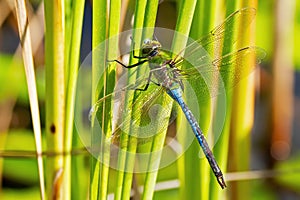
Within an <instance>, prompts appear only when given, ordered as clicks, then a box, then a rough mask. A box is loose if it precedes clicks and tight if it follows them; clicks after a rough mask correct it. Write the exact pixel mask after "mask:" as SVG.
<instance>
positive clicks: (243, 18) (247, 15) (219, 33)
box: [174, 8, 256, 63]
mask: <svg viewBox="0 0 300 200" xmlns="http://www.w3.org/2000/svg"><path fill="white" fill-rule="evenodd" d="M255 14H256V10H255V8H243V9H240V10H238V11H236V12H234V13H233V14H231V15H230V16H228V17H227V18H226V19H225V20H224V22H223V23H221V24H220V25H218V26H217V27H215V28H214V29H213V30H212V31H210V33H209V34H208V35H206V36H204V37H202V38H200V39H198V40H194V41H191V40H190V41H188V45H187V46H186V47H185V48H184V49H182V51H180V53H179V54H177V56H176V57H175V59H174V62H175V63H180V62H182V61H183V57H184V59H185V60H193V59H195V58H198V59H199V60H200V62H201V63H207V62H208V61H209V60H210V59H211V58H215V57H218V56H220V55H222V52H224V53H228V52H230V50H231V48H232V47H233V46H234V44H235V43H236V41H237V40H238V39H239V38H241V35H242V34H243V33H242V32H241V31H237V29H240V27H239V26H242V27H243V28H244V29H246V28H247V27H248V26H249V25H250V24H251V22H252V21H253V19H254V17H255ZM236 33H237V34H236ZM222 41H231V44H233V45H227V46H223V42H222Z"/></svg>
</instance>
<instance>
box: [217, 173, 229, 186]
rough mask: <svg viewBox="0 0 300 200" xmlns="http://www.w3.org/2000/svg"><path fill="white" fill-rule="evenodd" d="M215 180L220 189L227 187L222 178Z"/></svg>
mask: <svg viewBox="0 0 300 200" xmlns="http://www.w3.org/2000/svg"><path fill="white" fill-rule="evenodd" d="M217 180H218V183H219V185H220V186H221V188H222V189H224V188H226V187H227V186H226V183H225V180H224V178H223V176H219V177H217Z"/></svg>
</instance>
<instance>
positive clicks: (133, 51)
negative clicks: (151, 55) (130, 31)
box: [130, 36, 147, 58]
mask: <svg viewBox="0 0 300 200" xmlns="http://www.w3.org/2000/svg"><path fill="white" fill-rule="evenodd" d="M130 39H131V41H132V43H133V50H132V53H133V57H134V58H147V56H136V55H135V50H134V49H135V42H134V40H133V39H132V36H130Z"/></svg>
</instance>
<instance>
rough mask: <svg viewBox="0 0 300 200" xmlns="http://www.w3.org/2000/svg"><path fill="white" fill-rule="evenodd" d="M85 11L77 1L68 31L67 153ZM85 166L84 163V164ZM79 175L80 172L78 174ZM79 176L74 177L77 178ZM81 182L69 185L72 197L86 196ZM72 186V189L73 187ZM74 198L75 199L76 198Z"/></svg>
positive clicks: (67, 160)
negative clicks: (82, 190) (82, 191)
mask: <svg viewBox="0 0 300 200" xmlns="http://www.w3.org/2000/svg"><path fill="white" fill-rule="evenodd" d="M83 11H84V0H76V1H75V2H74V5H73V7H72V10H71V11H70V12H72V17H70V18H71V19H70V26H68V27H67V28H66V29H67V30H68V32H69V37H68V38H71V39H70V40H68V41H69V42H68V43H67V42H66V46H68V44H69V45H70V46H69V47H68V48H67V49H68V50H69V52H66V54H65V55H68V56H65V58H66V59H68V61H65V63H67V64H66V65H67V66H65V69H66V72H68V73H67V74H68V77H67V76H66V77H67V82H66V83H67V86H66V92H67V93H66V95H67V96H66V126H65V134H66V136H65V152H71V151H72V140H73V121H74V104H75V93H76V81H77V75H78V68H79V66H78V65H79V59H80V43H81V32H82V21H83ZM71 159H72V158H71V155H70V154H67V155H66V157H65V169H66V180H68V181H71V172H72V168H71ZM82 164H83V163H82ZM77 173H78V172H77ZM75 177H77V176H73V178H75ZM79 181H80V180H73V179H72V182H73V183H75V184H73V185H72V184H69V187H70V190H72V196H74V197H80V196H81V195H82V196H81V197H83V195H84V194H82V193H80V191H81V189H80V187H79V186H80V185H79V184H78V182H79ZM71 185H72V187H71ZM74 197H73V198H74Z"/></svg>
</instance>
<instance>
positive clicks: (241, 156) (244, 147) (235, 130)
mask: <svg viewBox="0 0 300 200" xmlns="http://www.w3.org/2000/svg"><path fill="white" fill-rule="evenodd" d="M238 7H240V8H244V7H254V8H255V7H257V1H256V0H252V1H240V5H238ZM245 20H247V19H245ZM238 26H239V29H238V31H239V35H241V36H242V38H240V39H239V41H238V42H239V43H238V44H237V48H242V47H244V46H245V45H249V44H253V43H254V40H255V38H254V37H255V29H254V27H255V23H254V22H252V24H251V25H250V27H248V28H246V27H244V26H243V23H241V24H238ZM253 62H255V58H254V57H252V58H250V59H249V60H247V61H246V62H245V66H237V67H243V68H247V67H248V68H249V67H251V66H253V65H254V63H253ZM255 74H256V73H252V74H251V75H250V76H249V77H247V78H245V79H243V80H241V81H240V83H239V84H238V85H237V86H236V87H234V94H233V101H232V103H233V105H235V106H233V107H232V116H231V126H230V132H231V133H230V134H231V135H230V148H229V151H230V155H231V159H230V164H229V166H231V167H230V168H231V169H229V170H230V171H247V170H249V167H250V145H251V143H250V142H251V135H250V134H251V129H252V127H253V119H254V99H255V98H254V95H255V94H254V85H255V79H254V75H255ZM237 149H239V151H237ZM249 188H250V187H249V183H247V182H236V183H232V184H231V194H232V199H240V198H243V199H251V193H250V190H249Z"/></svg>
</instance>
